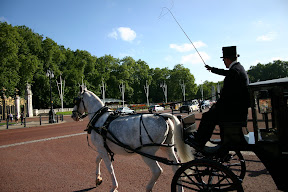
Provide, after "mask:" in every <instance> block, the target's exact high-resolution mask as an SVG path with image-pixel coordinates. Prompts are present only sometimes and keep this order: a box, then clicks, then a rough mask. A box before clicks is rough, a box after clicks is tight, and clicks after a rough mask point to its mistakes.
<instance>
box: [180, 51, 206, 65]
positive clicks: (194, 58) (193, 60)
mask: <svg viewBox="0 0 288 192" xmlns="http://www.w3.org/2000/svg"><path fill="white" fill-rule="evenodd" d="M199 54H200V55H201V57H202V58H203V60H204V61H205V63H206V61H208V60H210V56H209V55H208V54H207V53H205V52H199ZM181 63H183V64H199V63H203V61H202V59H201V58H200V56H199V55H198V53H197V52H196V53H193V54H189V55H185V56H182V58H181Z"/></svg>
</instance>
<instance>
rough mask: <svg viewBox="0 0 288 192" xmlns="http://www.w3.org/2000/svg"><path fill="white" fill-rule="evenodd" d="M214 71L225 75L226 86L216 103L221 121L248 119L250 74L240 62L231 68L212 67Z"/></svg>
mask: <svg viewBox="0 0 288 192" xmlns="http://www.w3.org/2000/svg"><path fill="white" fill-rule="evenodd" d="M211 72H212V73H216V74H218V75H224V76H225V79H224V86H223V88H222V90H221V93H220V99H219V100H218V101H217V103H216V106H215V107H216V110H217V113H218V115H219V116H218V119H219V120H220V121H221V120H222V121H244V120H246V119H247V114H248V107H249V106H250V103H249V92H248V84H249V79H248V75H247V73H246V71H245V69H244V68H243V66H242V65H241V64H240V63H239V62H238V63H235V64H234V65H233V66H232V67H231V68H230V69H229V70H224V69H218V68H212V69H211Z"/></svg>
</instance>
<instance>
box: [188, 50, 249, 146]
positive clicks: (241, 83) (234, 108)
mask: <svg viewBox="0 0 288 192" xmlns="http://www.w3.org/2000/svg"><path fill="white" fill-rule="evenodd" d="M222 51H223V57H221V58H223V61H224V64H225V66H226V68H228V69H229V70H224V69H218V68H214V67H210V66H209V65H206V66H205V67H206V68H207V69H208V70H209V71H211V72H212V73H215V74H218V75H223V76H225V78H224V85H223V88H222V90H221V93H220V98H219V99H218V101H217V102H216V103H215V104H214V105H213V106H212V107H211V108H210V109H209V111H207V112H205V113H203V115H202V119H201V122H200V125H199V127H198V130H197V132H195V133H194V134H190V135H188V137H187V139H186V141H187V143H189V144H190V145H191V146H192V147H195V148H196V149H197V148H198V149H203V147H204V146H205V144H206V142H207V141H209V140H210V138H211V136H212V134H213V130H214V128H215V126H216V125H219V124H221V123H223V122H243V121H245V122H246V121H247V114H248V107H249V106H250V103H249V92H248V83H249V79H248V75H247V73H246V71H245V69H244V68H243V66H242V65H241V64H240V63H239V62H237V57H239V55H237V51H236V46H231V47H223V48H222Z"/></svg>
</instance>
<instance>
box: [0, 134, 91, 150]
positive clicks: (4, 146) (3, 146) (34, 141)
mask: <svg viewBox="0 0 288 192" xmlns="http://www.w3.org/2000/svg"><path fill="white" fill-rule="evenodd" d="M84 134H87V133H76V134H71V135H63V136H58V137H50V138H45V139H38V140H32V141H25V142H20V143H14V144H9V145H1V146H0V148H7V147H14V146H18V145H25V144H29V143H37V142H42V141H50V140H54V139H62V138H67V137H74V136H78V135H84Z"/></svg>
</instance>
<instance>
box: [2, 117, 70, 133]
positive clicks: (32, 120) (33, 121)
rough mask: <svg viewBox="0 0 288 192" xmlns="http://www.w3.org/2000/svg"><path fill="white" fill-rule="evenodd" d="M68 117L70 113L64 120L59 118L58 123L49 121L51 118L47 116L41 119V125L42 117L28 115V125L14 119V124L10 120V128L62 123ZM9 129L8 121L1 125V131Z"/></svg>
mask: <svg viewBox="0 0 288 192" xmlns="http://www.w3.org/2000/svg"><path fill="white" fill-rule="evenodd" d="M68 118H70V115H65V116H64V118H63V119H64V120H63V121H61V120H60V119H59V120H58V123H49V120H48V119H47V118H43V119H44V120H43V119H42V120H41V125H40V117H27V118H26V127H24V123H23V124H22V125H21V121H20V120H19V121H18V123H15V121H13V124H12V123H10V122H9V124H8V129H20V128H29V127H40V126H47V125H54V124H60V123H65V122H67V120H68ZM70 119H71V118H70ZM71 120H72V119H71ZM68 121H69V120H68ZM4 122H6V121H4V120H2V123H4ZM8 129H7V124H6V123H5V124H4V125H0V131H2V130H8Z"/></svg>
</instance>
